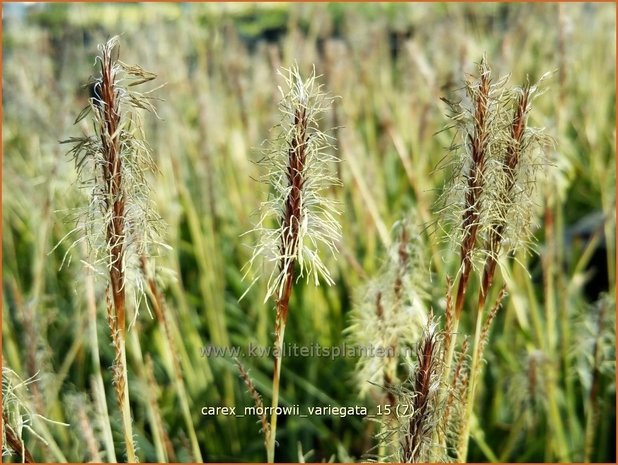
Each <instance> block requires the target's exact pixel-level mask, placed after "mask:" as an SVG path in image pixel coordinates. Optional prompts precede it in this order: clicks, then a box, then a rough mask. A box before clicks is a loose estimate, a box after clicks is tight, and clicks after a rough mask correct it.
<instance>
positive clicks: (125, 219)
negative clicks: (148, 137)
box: [63, 37, 163, 325]
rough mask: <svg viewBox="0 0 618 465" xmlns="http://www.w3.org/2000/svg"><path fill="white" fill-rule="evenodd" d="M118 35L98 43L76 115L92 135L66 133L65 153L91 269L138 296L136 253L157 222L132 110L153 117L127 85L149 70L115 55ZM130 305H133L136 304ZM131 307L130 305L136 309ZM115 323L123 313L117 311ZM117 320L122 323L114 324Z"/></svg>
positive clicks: (154, 235)
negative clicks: (86, 95) (86, 94)
mask: <svg viewBox="0 0 618 465" xmlns="http://www.w3.org/2000/svg"><path fill="white" fill-rule="evenodd" d="M118 46H119V44H118V37H113V38H112V39H110V40H109V41H108V42H107V43H105V44H102V45H100V46H99V52H100V54H99V56H98V57H97V59H96V61H95V64H96V65H97V66H98V68H99V75H98V76H97V77H96V78H95V79H94V81H93V83H92V94H91V98H90V102H89V105H88V106H87V107H86V108H84V110H82V112H81V113H80V115H79V116H78V117H77V119H76V123H78V122H80V121H81V120H83V119H84V118H86V117H87V116H88V115H91V118H92V123H93V129H94V134H93V135H84V136H81V137H72V138H69V139H68V140H65V141H63V143H69V144H72V148H71V150H70V151H69V154H70V155H71V156H72V157H73V159H74V162H75V167H76V170H77V172H78V174H79V176H80V181H81V187H82V188H84V189H87V190H89V191H90V202H89V205H88V206H87V207H86V208H85V209H84V211H83V213H82V214H81V215H79V222H78V225H77V226H76V228H75V231H76V232H81V233H82V234H81V237H80V238H79V239H78V241H77V242H79V241H82V240H85V241H86V242H87V243H88V245H89V249H90V252H91V254H92V257H93V258H92V260H93V263H92V264H91V265H92V267H93V268H94V269H99V271H100V273H101V274H103V270H101V269H100V268H104V270H105V272H106V273H109V274H110V276H111V280H112V281H113V282H112V287H114V295H115V296H116V295H118V294H119V293H120V292H124V287H125V284H126V282H127V281H129V282H131V283H132V284H133V287H134V289H135V290H137V292H135V293H134V297H135V298H136V299H139V298H140V296H141V294H142V293H141V292H139V290H140V289H141V287H142V284H141V281H140V273H139V257H141V256H148V255H151V254H152V253H153V252H154V251H155V250H156V249H157V248H158V247H159V246H163V244H162V242H161V240H160V238H159V233H158V226H160V223H161V219H160V218H159V216H158V215H157V214H156V212H155V208H154V205H153V202H152V200H151V197H150V188H149V186H148V182H147V176H148V173H149V172H152V171H156V167H155V165H154V162H153V160H152V158H151V155H150V149H149V147H148V145H147V143H146V142H145V140H144V134H143V130H142V122H141V120H140V111H141V110H146V111H150V112H153V113H155V114H156V112H155V109H154V107H153V105H152V104H151V102H150V101H151V100H152V99H153V97H152V96H151V95H150V93H151V92H153V91H154V90H156V89H153V90H151V91H148V92H144V93H140V92H137V91H135V90H134V86H137V85H140V84H143V83H145V82H148V81H151V80H152V79H154V77H155V75H154V74H152V73H149V72H147V71H145V70H143V69H142V68H140V67H139V66H129V65H127V64H125V63H123V62H121V61H120V60H118V58H117V55H118V53H117V50H118ZM136 303H137V302H136ZM136 308H137V306H136ZM118 317H119V318H120V319H121V320H123V318H124V317H123V315H118ZM120 324H121V325H122V321H121V322H120Z"/></svg>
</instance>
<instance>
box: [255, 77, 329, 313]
mask: <svg viewBox="0 0 618 465" xmlns="http://www.w3.org/2000/svg"><path fill="white" fill-rule="evenodd" d="M284 71H285V72H286V74H283V73H281V75H282V76H283V77H284V78H285V81H286V84H287V87H288V89H289V90H288V92H285V91H284V90H283V89H281V88H280V89H279V90H280V92H281V94H282V96H283V99H282V101H281V103H280V109H281V112H282V113H283V115H284V118H283V120H282V121H281V124H280V136H279V137H278V138H277V139H275V140H274V141H273V142H272V143H271V144H269V145H270V146H269V148H268V150H267V152H266V153H265V155H264V158H263V159H262V161H261V162H260V163H261V164H263V165H265V166H266V167H267V173H266V175H265V176H264V178H263V180H264V181H265V182H267V183H268V184H270V186H271V188H272V192H271V194H270V196H269V198H268V200H267V201H265V202H263V203H262V205H261V206H260V212H261V217H260V220H259V221H258V223H257V225H256V227H255V229H254V230H253V231H255V232H257V233H258V235H259V241H258V243H257V245H256V246H255V248H254V251H253V255H252V257H251V260H250V261H249V263H248V268H250V267H253V265H255V264H256V261H257V260H258V259H261V258H263V259H264V261H265V263H266V264H267V266H271V267H272V268H271V270H270V272H269V277H268V288H267V291H266V296H265V298H264V302H266V301H267V300H268V298H269V297H271V296H272V297H274V298H275V299H281V298H282V297H283V295H284V294H285V293H286V288H287V286H289V285H291V283H292V282H293V280H294V266H295V264H296V263H297V264H298V276H297V278H296V279H300V278H302V277H304V276H306V277H307V280H310V279H313V281H314V283H315V285H318V284H319V278H320V277H321V278H322V279H323V280H324V281H325V282H326V283H328V284H332V283H333V280H332V278H331V276H330V273H329V271H328V269H327V268H326V266H325V265H324V263H323V262H322V259H321V258H320V248H323V249H326V250H328V251H329V252H331V253H332V254H333V255H335V252H336V246H335V244H336V242H337V241H338V240H339V238H340V236H341V227H340V225H339V222H338V221H337V219H336V216H337V215H338V214H339V212H338V211H337V209H336V207H335V204H334V201H333V200H331V199H329V198H327V197H324V196H323V195H322V192H323V191H325V190H327V189H328V188H329V187H331V186H332V185H337V184H339V181H338V179H337V178H336V177H335V176H334V175H333V173H332V171H331V170H332V163H335V162H338V161H339V160H338V159H337V157H336V156H334V155H332V154H331V153H329V152H330V151H331V150H334V147H333V146H332V145H331V143H330V139H331V138H330V136H328V135H327V134H325V133H324V132H322V131H321V130H320V128H319V126H318V121H319V120H320V117H321V115H322V113H324V111H325V110H326V109H327V108H328V106H329V105H330V103H331V101H332V98H330V97H327V96H326V95H325V94H324V93H323V92H322V90H321V85H319V84H318V83H317V76H316V75H315V69H314V71H313V74H312V75H311V76H310V77H309V78H308V79H307V80H304V81H303V79H302V78H301V76H300V73H299V70H298V68H297V67H296V66H294V67H292V68H291V69H289V70H284ZM271 220H274V221H275V224H276V225H275V227H269V222H270V221H271ZM248 271H249V270H247V272H248Z"/></svg>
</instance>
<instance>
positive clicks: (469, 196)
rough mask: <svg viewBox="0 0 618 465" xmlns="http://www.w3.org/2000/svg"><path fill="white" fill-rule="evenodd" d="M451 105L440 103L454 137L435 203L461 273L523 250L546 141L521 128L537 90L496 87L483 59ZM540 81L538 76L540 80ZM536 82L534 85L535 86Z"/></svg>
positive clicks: (501, 84)
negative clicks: (444, 179)
mask: <svg viewBox="0 0 618 465" xmlns="http://www.w3.org/2000/svg"><path fill="white" fill-rule="evenodd" d="M478 72H479V77H478V78H477V79H476V80H473V81H469V82H467V83H466V85H465V91H466V96H465V97H463V98H461V100H460V101H458V102H453V101H449V100H446V99H445V102H446V103H447V104H448V106H449V108H450V110H451V113H450V114H449V119H450V120H451V122H452V126H451V127H454V128H455V129H456V130H457V132H456V135H455V138H454V141H453V144H452V145H451V147H450V151H451V153H452V154H453V155H454V156H453V157H452V159H451V161H450V164H451V167H452V169H453V173H454V174H453V176H452V178H451V180H450V181H449V183H448V185H447V187H446V188H445V190H444V192H443V195H442V198H441V201H442V208H441V211H440V212H441V213H442V216H443V218H442V220H441V221H440V223H439V224H440V227H441V229H442V230H443V231H444V232H445V233H446V234H447V236H448V238H449V240H450V241H452V243H454V244H456V245H457V246H458V247H459V248H460V249H461V258H462V272H464V273H465V269H466V268H469V267H475V268H477V267H479V266H480V264H481V263H483V262H485V260H486V259H487V256H488V255H489V256H493V257H494V258H495V259H496V260H497V259H498V256H499V254H501V253H504V254H506V253H508V252H512V251H514V250H516V249H519V248H522V247H523V248H529V247H530V245H531V244H530V236H531V229H532V226H533V223H534V218H535V211H536V210H537V208H535V207H536V206H537V200H538V197H537V189H536V185H537V182H536V181H537V175H538V173H539V171H540V169H541V168H542V167H543V165H544V164H545V158H544V157H543V150H544V149H545V148H546V146H547V144H548V142H549V141H550V139H549V138H547V137H546V136H544V134H543V131H542V130H541V129H537V128H531V127H529V126H528V122H527V119H528V113H529V111H530V107H531V104H532V101H533V99H534V98H535V97H536V96H537V95H538V94H539V85H538V84H537V85H529V84H527V85H525V86H523V87H508V86H507V82H508V79H509V76H505V77H503V78H501V79H499V80H497V81H496V82H492V80H491V72H490V68H489V67H488V65H487V63H486V62H485V60H483V61H482V62H481V63H480V65H479V69H478ZM544 78H545V76H543V78H541V79H544ZM539 82H541V81H539Z"/></svg>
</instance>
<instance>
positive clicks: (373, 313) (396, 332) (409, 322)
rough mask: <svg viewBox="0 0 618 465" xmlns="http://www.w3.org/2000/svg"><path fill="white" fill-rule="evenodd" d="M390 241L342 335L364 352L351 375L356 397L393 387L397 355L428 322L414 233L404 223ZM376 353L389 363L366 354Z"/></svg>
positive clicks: (420, 259)
mask: <svg viewBox="0 0 618 465" xmlns="http://www.w3.org/2000/svg"><path fill="white" fill-rule="evenodd" d="M393 236H394V240H393V243H392V245H391V246H390V248H389V251H388V255H387V260H386V262H385V263H384V265H383V266H382V267H381V269H380V271H379V273H378V276H377V277H375V278H373V279H371V280H370V281H369V282H368V283H367V284H365V285H364V286H363V287H362V288H361V289H360V292H359V298H358V300H357V304H356V305H355V307H354V309H353V310H352V321H351V325H350V326H349V327H348V329H347V332H348V334H349V338H350V340H351V341H352V343H353V344H355V345H357V346H358V347H360V348H364V349H368V350H366V351H365V352H361V357H360V358H359V361H358V365H357V369H356V377H357V379H358V380H359V386H360V395H361V396H364V395H365V394H366V393H367V391H368V390H369V389H370V388H371V386H381V387H384V386H385V385H386V384H392V383H395V382H396V381H397V379H396V373H395V372H396V368H397V366H398V365H399V363H400V362H401V361H402V360H403V357H402V354H404V353H405V349H406V348H408V347H410V346H413V345H414V344H416V343H417V342H418V340H419V338H420V337H421V335H422V332H423V328H425V326H426V325H427V321H428V317H427V310H426V307H425V303H424V299H425V298H426V294H427V293H426V286H427V281H428V280H427V277H426V275H425V273H423V257H422V244H421V243H420V239H419V238H420V236H419V234H418V231H417V230H416V227H415V226H414V224H413V223H412V221H410V220H409V219H407V218H405V219H403V220H401V221H399V222H397V223H396V224H395V225H394V227H393ZM377 347H380V348H383V349H385V350H388V351H389V357H386V358H385V357H377V356H375V355H373V354H372V351H371V348H377ZM387 378H390V380H388V381H389V382H388V383H387V382H386V381H387Z"/></svg>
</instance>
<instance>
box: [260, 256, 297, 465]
mask: <svg viewBox="0 0 618 465" xmlns="http://www.w3.org/2000/svg"><path fill="white" fill-rule="evenodd" d="M293 279H294V268H293V267H289V268H288V273H287V277H286V282H285V287H284V292H283V296H282V297H281V299H279V300H278V301H277V315H276V320H275V367H274V371H273V399H272V412H271V415H270V429H269V431H268V437H267V445H266V455H267V459H268V463H274V461H275V443H276V436H277V407H278V406H279V381H280V379H281V359H282V355H283V337H284V334H285V323H286V320H287V316H288V306H289V303H290V295H291V294H292V281H293Z"/></svg>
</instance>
